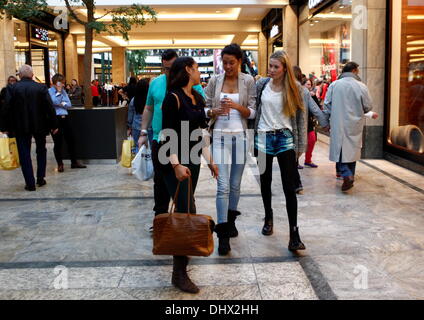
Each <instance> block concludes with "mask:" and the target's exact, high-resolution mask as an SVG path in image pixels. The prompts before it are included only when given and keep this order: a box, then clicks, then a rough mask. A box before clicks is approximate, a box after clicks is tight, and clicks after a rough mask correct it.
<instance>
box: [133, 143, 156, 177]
mask: <svg viewBox="0 0 424 320" xmlns="http://www.w3.org/2000/svg"><path fill="white" fill-rule="evenodd" d="M131 165H132V167H131V172H132V174H133V175H135V176H136V177H137V179H139V180H141V181H147V180H150V179H152V178H153V161H152V151H151V149H150V147H148V148H147V147H146V145H143V146H142V147H141V148H140V150H139V151H138V153H137V155H136V156H135V158H134V160H133V161H132V162H131Z"/></svg>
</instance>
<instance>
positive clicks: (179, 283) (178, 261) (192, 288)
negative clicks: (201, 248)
mask: <svg viewBox="0 0 424 320" xmlns="http://www.w3.org/2000/svg"><path fill="white" fill-rule="evenodd" d="M187 265H188V257H184V256H183V257H179V256H174V268H173V271H172V284H173V285H174V286H175V287H176V288H178V289H180V290H181V291H184V292H188V293H199V291H200V290H199V288H198V287H197V286H196V285H195V284H194V283H193V282H192V281H191V280H190V278H189V277H188V274H187Z"/></svg>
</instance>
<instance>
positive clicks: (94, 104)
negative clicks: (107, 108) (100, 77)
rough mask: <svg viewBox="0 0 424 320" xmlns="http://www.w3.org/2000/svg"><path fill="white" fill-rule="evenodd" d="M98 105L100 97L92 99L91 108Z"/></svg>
mask: <svg viewBox="0 0 424 320" xmlns="http://www.w3.org/2000/svg"><path fill="white" fill-rule="evenodd" d="M99 104H100V97H93V106H95V107H97V106H98V105H99Z"/></svg>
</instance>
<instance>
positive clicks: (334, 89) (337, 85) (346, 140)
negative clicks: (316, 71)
mask: <svg viewBox="0 0 424 320" xmlns="http://www.w3.org/2000/svg"><path fill="white" fill-rule="evenodd" d="M358 74H359V65H358V64H357V63H355V62H349V63H348V64H346V66H345V67H344V68H343V73H342V75H341V76H340V77H339V79H338V80H337V81H335V82H333V83H332V84H331V86H330V87H329V89H328V92H327V95H326V98H325V101H324V108H325V110H324V113H325V114H327V116H328V117H330V126H331V139H330V161H334V162H336V163H338V168H339V169H340V171H341V175H342V177H343V180H344V183H343V186H342V191H343V192H346V191H348V190H350V189H352V187H353V183H354V180H355V170H356V162H357V161H358V160H360V159H361V149H362V133H363V130H364V125H365V114H367V113H369V112H370V111H371V110H372V103H371V98H370V95H369V92H368V88H367V86H366V85H365V84H364V83H362V82H361V79H360V78H359V76H358Z"/></svg>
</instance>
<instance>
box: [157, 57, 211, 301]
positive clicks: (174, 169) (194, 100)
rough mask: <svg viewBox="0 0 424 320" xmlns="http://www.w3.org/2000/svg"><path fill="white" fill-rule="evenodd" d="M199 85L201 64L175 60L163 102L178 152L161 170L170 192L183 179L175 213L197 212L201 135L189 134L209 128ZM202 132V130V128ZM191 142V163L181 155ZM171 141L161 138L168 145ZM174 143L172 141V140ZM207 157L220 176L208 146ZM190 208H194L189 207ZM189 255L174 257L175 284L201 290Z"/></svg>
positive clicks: (166, 126) (165, 120) (164, 125)
mask: <svg viewBox="0 0 424 320" xmlns="http://www.w3.org/2000/svg"><path fill="white" fill-rule="evenodd" d="M198 84H200V71H199V66H198V64H197V63H196V62H195V61H194V59H193V58H191V57H181V58H178V59H176V60H175V62H174V63H173V64H172V67H171V70H170V72H169V81H168V90H167V92H168V93H167V95H166V97H165V99H164V101H163V105H162V117H163V118H162V119H163V120H162V128H163V130H166V129H167V130H172V132H174V133H177V135H178V148H176V149H174V148H172V147H171V150H178V151H177V153H176V154H175V153H172V151H171V152H170V154H169V164H167V165H165V166H164V165H162V164H161V170H162V172H163V177H164V181H165V185H166V188H167V190H168V193H169V194H171V195H174V194H175V193H176V190H177V186H178V183H179V182H180V183H181V184H180V188H179V195H178V198H177V199H176V212H180V213H187V212H190V213H196V206H195V200H194V193H195V191H196V186H197V182H198V179H199V173H200V152H197V153H194V152H192V151H194V148H195V147H196V145H197V144H198V143H199V142H201V140H202V138H203V137H202V135H200V136H199V137H198V138H199V139H200V141H199V140H197V141H193V140H192V139H191V138H190V137H192V134H193V132H194V131H196V130H199V129H205V128H207V127H208V125H207V119H206V115H205V102H204V100H203V97H202V95H201V94H200V93H199V92H198V91H196V90H195V89H194V88H193V86H194V85H198ZM184 125H187V126H188V128H189V129H188V132H187V133H185V134H187V136H185V135H184V136H183V135H182V133H183V132H185V130H183V129H182V127H183V126H184ZM200 132H201V131H200ZM187 141H189V142H188V143H189V150H187V151H188V154H190V155H191V156H190V157H189V159H188V162H184V161H183V160H182V159H184V156H185V155H182V154H181V153H182V151H181V150H183V148H182V145H183V144H185V143H186V142H187ZM167 142H168V140H166V141H164V140H162V141H161V143H163V145H164V146H165V143H167ZM171 143H172V142H171ZM201 151H203V155H204V157H205V160H206V161H207V163H208V166H209V168H210V170H211V173H212V176H213V177H217V176H218V168H217V166H216V165H214V164H213V160H212V158H211V155H210V153H209V150H208V148H207V147H203V148H202V150H201ZM189 178H191V181H192V189H190V188H189V182H188V181H187V179H189ZM190 192H191V195H190V199H191V203H188V201H187V200H188V194H189V193H190ZM189 208H191V209H190V210H189ZM187 265H188V257H186V256H174V257H173V272H172V284H173V285H174V286H175V287H177V288H179V289H180V290H182V291H185V292H189V293H198V292H199V288H198V287H197V286H196V285H195V284H194V283H193V282H192V281H191V280H190V278H189V277H188V274H187Z"/></svg>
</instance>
